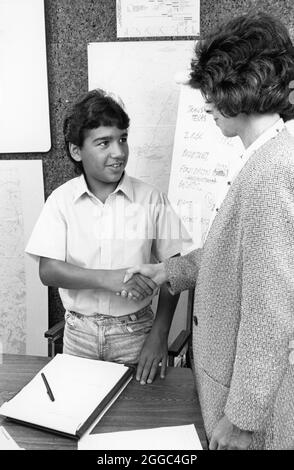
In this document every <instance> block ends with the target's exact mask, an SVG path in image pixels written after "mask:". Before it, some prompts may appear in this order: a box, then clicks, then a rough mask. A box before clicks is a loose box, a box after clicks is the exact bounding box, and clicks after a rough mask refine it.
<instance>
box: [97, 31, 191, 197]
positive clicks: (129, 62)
mask: <svg viewBox="0 0 294 470" xmlns="http://www.w3.org/2000/svg"><path fill="white" fill-rule="evenodd" d="M193 47H194V41H185V40H183V41H143V42H138V41H134V42H131V41H127V42H109V43H105V42H103V43H90V44H89V45H88V79H89V90H92V89H93V88H103V89H106V90H108V91H110V92H114V93H115V94H117V95H119V96H120V98H121V99H122V100H123V102H124V104H125V107H126V111H127V113H128V114H129V116H130V120H131V121H130V130H129V139H128V140H129V146H130V156H129V162H128V166H127V172H128V173H129V174H130V175H131V176H135V177H137V178H141V179H142V180H143V181H145V182H147V183H150V184H153V185H154V186H156V187H158V188H159V189H160V190H162V191H164V192H166V193H167V190H168V183H169V175H170V167H171V159H172V151H173V141H174V133H175V126H176V119H177V107H178V97H179V90H180V86H179V85H178V83H177V82H176V79H177V77H178V75H179V74H180V75H181V74H186V75H187V70H188V68H189V67H190V61H191V57H192V54H193ZM118 71H119V73H118Z"/></svg>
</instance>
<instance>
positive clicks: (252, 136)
mask: <svg viewBox="0 0 294 470" xmlns="http://www.w3.org/2000/svg"><path fill="white" fill-rule="evenodd" d="M279 119H280V115H279V114H277V113H274V114H251V115H249V116H246V115H243V116H242V118H241V120H240V131H239V133H238V135H239V137H240V138H241V140H242V142H243V145H244V147H245V149H247V148H248V147H249V145H251V144H252V143H253V142H254V141H255V140H256V139H258V137H259V136H260V135H261V134H263V132H265V131H266V130H267V129H269V128H270V127H271V126H273V125H274V124H275V123H276V122H277V121H278V120H279Z"/></svg>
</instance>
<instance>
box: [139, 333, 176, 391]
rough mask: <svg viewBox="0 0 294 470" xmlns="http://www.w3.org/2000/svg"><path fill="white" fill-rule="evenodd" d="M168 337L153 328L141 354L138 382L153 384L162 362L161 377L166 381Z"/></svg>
mask: <svg viewBox="0 0 294 470" xmlns="http://www.w3.org/2000/svg"><path fill="white" fill-rule="evenodd" d="M167 338H168V337H167V335H166V334H162V333H160V332H159V331H157V329H156V328H154V327H153V328H152V329H151V331H150V333H149V335H148V336H147V338H146V340H145V343H144V345H143V348H142V350H141V353H140V357H139V362H138V366H137V373H136V380H138V381H139V382H140V383H141V384H142V385H144V384H146V383H148V384H149V383H152V381H153V380H154V378H155V375H156V372H157V369H158V365H159V363H160V362H161V372H160V377H161V378H162V379H164V377H165V374H166V369H167V358H168V347H167Z"/></svg>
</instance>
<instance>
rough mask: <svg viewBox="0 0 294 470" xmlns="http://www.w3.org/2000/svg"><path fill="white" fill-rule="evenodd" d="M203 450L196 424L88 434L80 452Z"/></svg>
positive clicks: (79, 448)
mask: <svg viewBox="0 0 294 470" xmlns="http://www.w3.org/2000/svg"><path fill="white" fill-rule="evenodd" d="M172 449H174V450H176V449H177V450H202V446H201V443H200V440H199V437H198V434H197V432H196V429H195V426H194V424H188V425H184V426H168V427H164V428H152V429H140V430H135V431H121V432H109V433H101V434H87V435H85V436H83V437H82V438H81V439H80V440H79V442H78V450H172Z"/></svg>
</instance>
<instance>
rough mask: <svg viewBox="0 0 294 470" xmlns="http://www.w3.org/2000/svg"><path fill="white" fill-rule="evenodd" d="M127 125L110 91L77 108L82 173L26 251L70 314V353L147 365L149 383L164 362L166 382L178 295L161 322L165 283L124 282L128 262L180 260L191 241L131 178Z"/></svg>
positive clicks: (73, 153)
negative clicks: (156, 293)
mask: <svg viewBox="0 0 294 470" xmlns="http://www.w3.org/2000/svg"><path fill="white" fill-rule="evenodd" d="M128 127H129V117H128V115H127V114H126V112H125V111H124V109H123V108H122V106H121V105H120V104H119V103H118V102H117V101H116V100H114V99H113V98H112V97H111V96H109V95H107V94H106V93H105V92H104V91H102V90H93V91H90V92H88V93H87V94H86V95H85V96H83V97H82V98H81V99H80V100H79V101H78V102H77V103H76V104H74V106H73V107H72V109H71V110H70V111H69V113H68V115H67V116H66V118H65V121H64V128H63V131H64V138H65V145H66V149H67V153H68V156H69V157H70V158H71V160H72V161H73V163H74V164H75V165H76V168H77V169H78V170H79V172H80V173H81V175H80V176H79V177H77V178H74V179H71V180H70V181H68V182H67V183H65V184H63V185H61V186H60V187H59V188H57V189H56V190H55V191H53V192H52V194H51V195H50V196H49V198H48V199H47V201H46V204H45V206H44V208H43V210H42V213H41V215H40V217H39V220H38V221H37V224H36V226H35V228H34V231H33V233H32V235H31V238H30V240H29V243H28V245H27V247H26V252H27V253H30V254H32V255H36V256H38V257H39V258H40V278H41V281H42V282H43V283H44V284H45V285H47V286H54V287H58V288H59V293H60V296H61V300H62V303H63V306H64V308H65V310H66V312H65V330H64V341H63V342H64V349H63V351H64V352H65V353H68V354H74V355H78V356H83V357H88V358H95V359H101V360H107V361H114V362H121V363H138V367H137V380H140V381H141V383H145V382H146V381H147V382H149V383H150V382H152V380H153V378H154V376H155V373H156V369H157V366H158V364H159V362H160V361H162V368H161V377H164V376H165V369H166V360H167V339H168V332H169V329H170V325H171V321H172V317H173V313H174V310H175V307H176V304H177V301H178V297H176V298H174V297H173V296H172V295H171V294H170V293H169V292H168V290H167V288H166V287H162V288H161V292H160V298H159V302H158V308H157V314H156V318H155V320H154V318H153V312H152V310H151V308H150V302H151V294H152V293H153V290H154V289H155V288H156V284H154V283H153V282H152V281H151V280H149V279H148V278H144V276H142V275H137V276H136V277H135V278H134V279H132V280H130V281H129V284H128V283H127V284H123V277H124V274H125V270H126V268H127V267H128V266H131V265H134V264H138V263H148V262H150V260H151V256H153V257H155V258H156V259H157V260H158V261H161V260H163V259H164V258H168V257H170V256H175V255H177V254H179V253H180V251H181V249H182V241H181V238H182V236H181V235H179V229H180V225H179V219H178V218H177V216H176V215H175V213H174V212H173V210H172V209H171V207H170V204H169V202H168V200H167V198H166V196H165V195H164V194H163V193H161V192H160V191H158V190H157V189H155V188H153V187H152V186H149V185H147V184H145V183H143V182H141V181H139V180H137V179H135V178H131V177H129V176H128V175H127V174H126V173H125V167H126V164H127V160H128V153H129V149H128V143H127V138H128ZM173 229H177V236H176V237H174V238H172V235H173V234H172V233H171V232H172V230H173ZM181 230H182V228H181ZM181 233H182V232H181ZM183 233H184V232H183ZM187 237H188V236H187V235H186V234H185V238H187ZM122 289H124V290H125V293H126V295H127V292H128V291H131V290H132V293H133V298H131V296H130V295H129V296H128V297H129V300H128V301H127V300H126V299H124V298H122V297H120V296H118V295H116V293H117V292H120V291H121V290H122ZM146 292H147V293H148V294H149V295H148V297H147V298H144V297H145V295H146Z"/></svg>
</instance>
